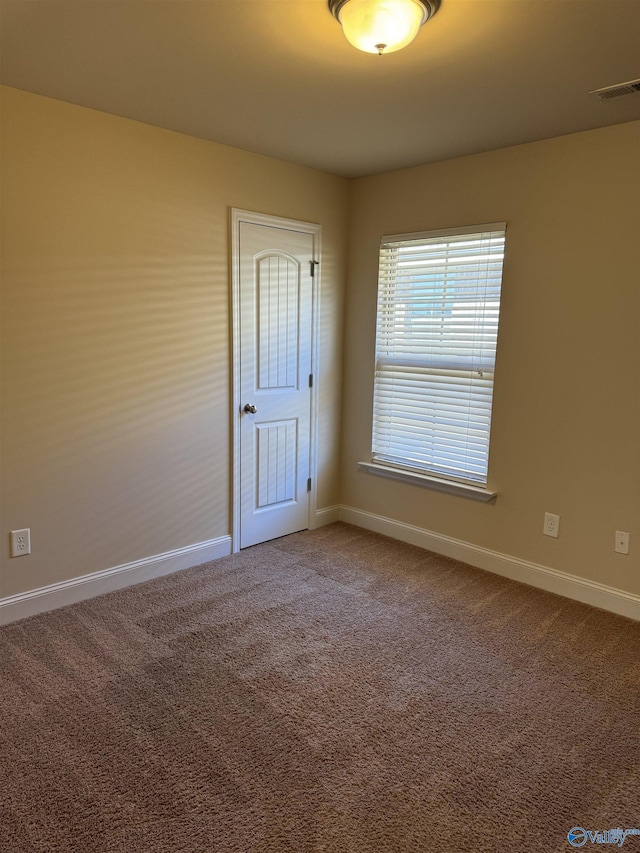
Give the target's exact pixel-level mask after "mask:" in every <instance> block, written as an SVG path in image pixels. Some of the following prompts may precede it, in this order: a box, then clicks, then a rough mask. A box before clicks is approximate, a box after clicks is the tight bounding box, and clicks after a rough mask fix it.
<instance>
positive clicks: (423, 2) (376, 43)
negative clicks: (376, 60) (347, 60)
mask: <svg viewBox="0 0 640 853" xmlns="http://www.w3.org/2000/svg"><path fill="white" fill-rule="evenodd" d="M439 6H440V0H329V9H330V11H331V14H332V15H333V17H334V18H335V19H336V20H337V21H339V23H340V24H342V29H343V30H344V34H345V36H346V38H347V41H349V42H351V44H352V45H353V46H354V47H357V48H358V50H364V51H365V52H366V53H378V54H383V53H393V52H394V51H395V50H400V48H403V47H406V46H407V45H408V44H410V43H411V42H412V41H413V40H414V38H415V37H416V36H417V35H418V30H419V29H420V27H421V26H422V25H423V24H424V23H426V22H427V21H428V20H429V18H432V17H433V16H434V15H435V13H436V12H437V11H438V7H439Z"/></svg>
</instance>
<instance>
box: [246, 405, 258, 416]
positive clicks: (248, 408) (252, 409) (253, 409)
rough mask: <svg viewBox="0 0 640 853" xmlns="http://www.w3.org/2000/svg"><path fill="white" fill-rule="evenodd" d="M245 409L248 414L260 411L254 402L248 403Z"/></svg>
mask: <svg viewBox="0 0 640 853" xmlns="http://www.w3.org/2000/svg"><path fill="white" fill-rule="evenodd" d="M244 410H245V412H246V413H247V414H248V415H255V413H256V412H257V411H258V410H257V408H256V407H255V406H254V405H253V404H252V403H247V404H246V405H245V407H244Z"/></svg>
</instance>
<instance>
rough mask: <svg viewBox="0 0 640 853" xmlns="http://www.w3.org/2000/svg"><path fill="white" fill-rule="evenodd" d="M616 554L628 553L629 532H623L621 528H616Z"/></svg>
mask: <svg viewBox="0 0 640 853" xmlns="http://www.w3.org/2000/svg"><path fill="white" fill-rule="evenodd" d="M615 551H616V554H628V553H629V534H628V533H625V532H624V531H622V530H616V544H615Z"/></svg>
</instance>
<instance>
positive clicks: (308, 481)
mask: <svg viewBox="0 0 640 853" xmlns="http://www.w3.org/2000/svg"><path fill="white" fill-rule="evenodd" d="M307 491H308V492H310V491H311V477H309V479H308V480H307Z"/></svg>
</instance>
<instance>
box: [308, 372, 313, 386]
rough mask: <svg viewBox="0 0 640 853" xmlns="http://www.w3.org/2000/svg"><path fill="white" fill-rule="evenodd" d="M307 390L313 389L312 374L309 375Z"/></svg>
mask: <svg viewBox="0 0 640 853" xmlns="http://www.w3.org/2000/svg"><path fill="white" fill-rule="evenodd" d="M309 388H313V373H310V374H309Z"/></svg>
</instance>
